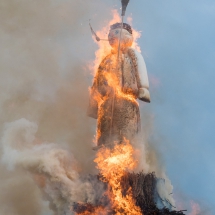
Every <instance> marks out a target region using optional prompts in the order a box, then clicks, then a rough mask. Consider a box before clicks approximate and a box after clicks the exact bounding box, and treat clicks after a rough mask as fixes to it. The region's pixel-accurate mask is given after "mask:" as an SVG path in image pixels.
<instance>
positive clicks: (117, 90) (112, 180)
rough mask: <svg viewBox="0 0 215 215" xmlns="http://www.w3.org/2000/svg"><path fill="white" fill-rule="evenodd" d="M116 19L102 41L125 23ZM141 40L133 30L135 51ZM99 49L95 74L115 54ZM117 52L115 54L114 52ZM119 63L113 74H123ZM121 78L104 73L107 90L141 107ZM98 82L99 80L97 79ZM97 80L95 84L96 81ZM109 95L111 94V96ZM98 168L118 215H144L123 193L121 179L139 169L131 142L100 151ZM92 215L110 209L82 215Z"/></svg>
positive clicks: (105, 44) (108, 48)
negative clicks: (114, 28)
mask: <svg viewBox="0 0 215 215" xmlns="http://www.w3.org/2000/svg"><path fill="white" fill-rule="evenodd" d="M112 13H113V19H112V20H111V21H110V22H109V23H108V25H107V26H105V27H104V28H103V29H102V30H101V31H97V32H96V34H97V35H98V36H99V37H100V38H107V32H108V31H109V28H110V25H112V24H114V23H116V22H121V17H120V15H119V14H118V12H117V11H116V10H113V11H112ZM139 36H140V34H139V33H138V32H137V31H135V30H133V37H134V43H133V47H135V48H136V47H137V43H136V40H137V38H138V37H139ZM98 45H99V49H98V50H97V51H96V53H95V55H96V59H95V61H94V67H95V68H94V71H97V70H98V68H99V65H100V67H103V65H102V63H101V62H102V61H103V59H104V58H105V57H106V56H108V55H109V54H110V53H111V46H110V45H109V43H108V42H106V41H102V42H99V43H98ZM112 51H113V50H112ZM113 56H115V59H114V58H113V59H112V60H113V62H114V61H115V62H116V63H115V68H114V67H113V70H116V71H118V70H119V71H120V68H118V65H119V64H120V63H119V62H118V61H120V59H118V58H117V53H115V55H113ZM117 74H118V75H120V72H118V73H116V72H114V71H113V72H104V73H103V76H104V77H105V80H108V85H109V88H107V90H108V89H109V90H114V98H122V99H126V100H129V101H130V102H132V103H135V104H138V103H137V101H136V98H135V95H132V94H130V93H129V92H126V93H125V92H123V90H122V87H121V83H119V81H120V78H119V77H117ZM95 80H96V81H99V80H97V76H96V75H95ZM95 80H94V81H95ZM91 93H92V94H91V95H92V96H93V98H94V100H95V101H96V102H97V103H98V107H100V105H102V103H103V102H104V101H105V100H106V99H108V96H107V97H106V96H102V95H100V93H98V92H96V91H92V92H91ZM107 94H108V93H107ZM103 114H105V113H98V123H99V120H100V118H101V116H102V115H103ZM100 133H101V132H100V131H99V129H98V130H97V139H98V138H99V137H100ZM94 161H95V163H96V164H97V168H98V170H99V172H100V174H101V175H102V180H103V181H104V182H106V183H107V184H108V190H107V191H106V193H105V195H107V196H108V198H109V200H110V204H111V205H110V208H111V209H112V210H113V211H114V214H117V215H120V214H125V215H128V214H129V215H141V214H142V212H141V210H140V208H139V207H137V206H136V204H135V202H134V200H133V196H132V190H131V188H129V189H128V191H127V192H126V194H124V193H123V192H122V187H121V183H120V181H121V179H122V177H123V176H124V175H125V174H126V173H127V172H129V171H133V170H134V169H135V167H136V166H137V161H136V160H135V158H134V148H133V147H132V145H131V144H130V143H129V141H128V140H126V139H124V141H123V143H121V144H118V143H115V146H114V147H113V148H108V147H102V148H100V149H99V150H98V151H97V154H96V159H95V160H94ZM88 214H95V215H97V214H101V215H103V214H104V215H105V214H108V209H107V208H102V207H98V208H93V209H92V211H91V212H90V211H89V210H87V211H86V212H83V213H81V215H88Z"/></svg>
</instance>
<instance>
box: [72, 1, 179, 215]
mask: <svg viewBox="0 0 215 215" xmlns="http://www.w3.org/2000/svg"><path fill="white" fill-rule="evenodd" d="M121 2H122V20H121V23H120V22H116V23H113V24H112V25H111V26H110V30H109V34H108V40H106V41H108V42H109V45H110V46H111V49H110V50H109V51H106V52H105V51H104V53H103V54H106V56H104V57H103V59H102V60H101V62H100V63H99V66H98V69H97V72H96V74H95V76H94V80H93V85H92V87H91V89H90V102H89V108H88V115H89V116H90V117H92V118H95V119H97V134H96V146H95V147H94V150H97V153H96V159H95V160H94V161H95V162H96V164H97V168H98V170H99V175H98V176H97V180H98V184H99V183H101V182H102V183H103V184H105V189H104V193H103V195H102V197H101V196H100V197H99V199H98V200H97V203H96V205H93V204H90V203H89V202H85V203H75V205H74V210H75V211H76V213H77V214H83V215H84V214H136V215H139V214H183V212H182V211H179V212H177V211H173V208H174V206H173V205H172V203H171V201H169V199H167V198H165V199H162V198H161V196H160V195H159V190H158V189H157V185H158V184H159V183H160V182H161V181H162V180H163V179H159V178H157V177H156V175H155V173H147V174H144V172H140V173H132V171H133V170H134V169H135V167H136V165H137V162H138V161H137V160H135V158H134V156H133V155H134V147H133V143H134V142H135V141H136V137H137V136H138V133H139V132H140V130H141V122H140V121H141V120H140V111H139V104H138V102H137V99H139V100H140V101H144V102H148V103H149V102H150V93H149V81H148V75H147V70H146V65H145V62H144V59H143V57H142V55H141V54H140V53H139V52H138V51H137V50H136V49H135V48H134V47H132V45H133V41H134V38H133V34H132V27H131V26H130V25H129V24H127V23H124V22H123V18H124V16H125V11H126V7H127V5H128V3H129V0H122V1H121ZM90 27H91V26H90ZM91 31H92V33H93V35H94V36H95V39H96V40H97V41H101V40H103V41H104V40H105V39H100V38H99V37H98V36H97V34H96V33H95V32H94V31H93V29H92V27H91ZM163 183H165V181H164V180H163ZM95 189H96V188H95ZM159 200H160V202H159ZM158 202H159V203H158Z"/></svg>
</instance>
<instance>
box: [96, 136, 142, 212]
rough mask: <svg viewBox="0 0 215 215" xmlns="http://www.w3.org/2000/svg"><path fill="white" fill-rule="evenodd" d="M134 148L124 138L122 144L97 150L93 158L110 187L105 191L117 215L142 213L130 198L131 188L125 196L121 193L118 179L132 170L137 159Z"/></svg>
mask: <svg viewBox="0 0 215 215" xmlns="http://www.w3.org/2000/svg"><path fill="white" fill-rule="evenodd" d="M133 154H134V149H133V147H132V146H131V144H130V143H129V142H128V141H127V140H124V143H123V144H120V145H118V144H117V145H115V147H114V149H112V150H111V149H109V148H105V147H104V148H102V149H100V150H99V151H98V153H97V157H96V159H95V160H94V161H95V162H96V163H97V168H98V169H99V171H100V173H101V175H102V176H103V178H104V181H105V182H108V184H109V186H110V189H109V191H108V193H107V195H108V196H109V198H110V200H111V204H112V208H113V209H114V211H115V213H116V214H117V215H120V214H131V215H140V214H142V213H141V211H140V208H139V207H137V206H136V205H135V203H134V201H133V198H132V192H131V189H130V190H129V192H128V193H127V195H126V196H125V197H123V195H122V189H121V185H120V181H121V178H122V176H123V175H124V174H125V172H126V171H131V170H133V169H134V168H135V167H136V165H137V161H136V160H135V159H134V157H133Z"/></svg>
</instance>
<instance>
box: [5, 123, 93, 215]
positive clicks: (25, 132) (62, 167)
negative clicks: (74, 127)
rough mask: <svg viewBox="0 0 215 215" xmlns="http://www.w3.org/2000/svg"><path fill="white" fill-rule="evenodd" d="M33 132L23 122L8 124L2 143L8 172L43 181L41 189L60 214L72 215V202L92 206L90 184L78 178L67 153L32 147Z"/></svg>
mask: <svg viewBox="0 0 215 215" xmlns="http://www.w3.org/2000/svg"><path fill="white" fill-rule="evenodd" d="M36 132H37V125H36V124H35V123H32V122H29V121H28V120H26V119H20V120H17V121H14V122H11V123H7V124H6V126H5V129H4V134H3V138H2V141H1V143H2V144H1V145H2V151H3V156H2V162H3V163H4V164H5V165H7V167H8V168H9V169H10V170H14V169H16V168H21V169H24V170H25V171H27V172H30V173H31V174H32V175H36V176H39V177H40V178H42V179H43V181H44V185H43V188H42V190H43V192H44V194H45V195H46V198H47V199H48V200H49V201H50V205H51V206H52V207H54V209H55V211H56V212H57V214H59V215H62V214H65V215H66V214H72V211H71V209H72V204H73V203H74V202H79V201H82V202H91V203H94V201H95V194H94V190H93V188H92V185H91V184H90V183H88V182H84V181H82V180H81V179H80V175H79V173H78V172H77V170H76V167H75V163H76V161H75V160H74V157H73V155H72V154H71V153H69V150H66V149H63V148H62V147H61V146H60V145H58V144H54V143H41V144H35V143H36V138H35V134H36ZM39 185H40V184H39ZM40 186H42V185H40Z"/></svg>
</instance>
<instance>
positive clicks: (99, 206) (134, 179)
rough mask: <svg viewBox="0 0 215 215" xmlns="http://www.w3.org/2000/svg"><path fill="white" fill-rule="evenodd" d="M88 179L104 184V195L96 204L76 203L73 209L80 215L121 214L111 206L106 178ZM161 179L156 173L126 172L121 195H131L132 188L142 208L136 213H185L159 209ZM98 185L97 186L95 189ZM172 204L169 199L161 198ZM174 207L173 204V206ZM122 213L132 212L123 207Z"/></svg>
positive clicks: (152, 214) (121, 182)
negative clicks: (157, 201)
mask: <svg viewBox="0 0 215 215" xmlns="http://www.w3.org/2000/svg"><path fill="white" fill-rule="evenodd" d="M88 180H91V182H92V181H93V183H94V185H95V181H96V182H97V185H101V184H102V185H103V188H104V189H105V190H104V195H102V196H101V197H100V199H97V201H96V202H97V203H96V204H95V205H93V204H91V203H74V206H73V210H74V211H75V212H76V214H77V215H78V214H79V215H88V214H94V215H97V214H102V215H103V214H105V215H109V214H110V215H112V214H119V211H118V212H116V211H115V210H114V209H113V208H112V207H111V200H110V199H109V198H108V195H107V193H108V189H111V188H110V187H108V183H106V182H104V179H103V177H102V176H101V175H98V176H90V179H89V178H88ZM158 180H160V179H158V178H157V177H156V176H155V173H149V174H144V173H143V172H140V173H128V172H127V173H125V175H124V176H123V177H122V178H121V180H120V186H121V195H122V197H124V198H126V196H127V195H130V190H131V191H132V197H133V201H134V203H135V206H137V207H139V208H140V213H134V214H144V215H184V213H183V212H184V211H175V210H170V209H169V208H167V207H163V208H161V209H159V208H158V207H157V205H156V199H157V198H160V197H159V194H158V192H157V190H156V184H157V181H158ZM96 189H97V187H96V186H95V190H96ZM161 201H165V202H166V203H167V204H169V205H170V206H171V204H170V203H169V202H168V200H167V199H161ZM171 207H172V206H171ZM120 214H130V213H125V212H124V211H123V209H121V211H120Z"/></svg>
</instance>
